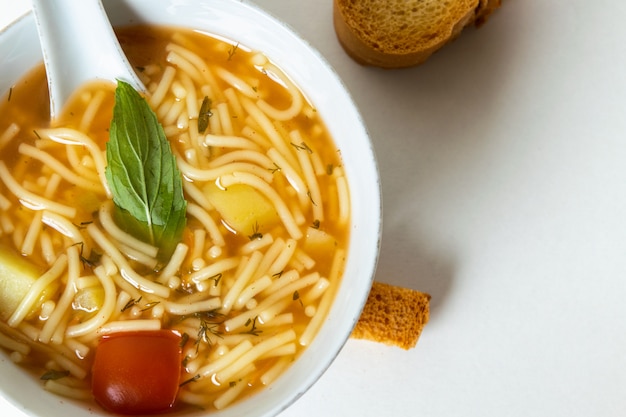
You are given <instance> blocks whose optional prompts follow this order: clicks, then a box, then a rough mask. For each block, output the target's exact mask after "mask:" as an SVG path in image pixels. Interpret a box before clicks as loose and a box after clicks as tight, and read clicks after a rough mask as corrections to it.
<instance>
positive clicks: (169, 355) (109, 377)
mask: <svg viewBox="0 0 626 417" xmlns="http://www.w3.org/2000/svg"><path fill="white" fill-rule="evenodd" d="M180 340H181V337H180V336H179V335H178V334H177V333H174V332H172V331H169V330H157V331H142V332H122V333H115V334H111V335H107V336H104V337H103V338H102V340H101V341H100V343H99V344H98V347H97V348H96V354H95V358H94V363H93V368H92V384H91V385H92V391H93V395H94V398H95V399H96V401H97V402H98V403H99V404H100V405H101V406H102V407H104V408H105V409H107V410H109V411H111V412H114V413H118V414H152V413H161V412H164V411H167V410H169V409H171V408H172V407H173V405H174V403H175V401H176V396H177V394H178V386H179V379H180V371H181V361H182V358H181V347H180Z"/></svg>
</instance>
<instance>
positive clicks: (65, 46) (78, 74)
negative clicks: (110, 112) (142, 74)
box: [32, 0, 145, 120]
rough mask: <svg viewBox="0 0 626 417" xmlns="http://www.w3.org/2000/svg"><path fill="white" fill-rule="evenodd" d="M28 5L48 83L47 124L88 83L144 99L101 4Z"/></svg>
mask: <svg viewBox="0 0 626 417" xmlns="http://www.w3.org/2000/svg"><path fill="white" fill-rule="evenodd" d="M32 4H33V14H34V17H35V21H36V24H37V32H38V33H39V39H40V42H41V48H42V54H43V60H44V64H45V66H46V74H47V77H48V88H49V90H50V116H51V118H52V120H54V119H56V118H57V117H58V115H59V114H60V112H61V111H62V109H63V107H64V105H65V103H66V102H67V100H68V99H69V98H70V97H71V95H72V94H73V92H74V91H76V90H77V89H78V87H80V86H81V85H83V84H85V83H87V82H89V81H94V80H110V81H115V80H118V79H119V80H123V81H126V82H128V83H129V84H131V85H132V86H133V87H134V88H135V89H136V90H138V91H140V92H143V93H145V87H144V85H143V84H142V82H141V80H140V79H139V77H138V76H137V74H136V73H135V71H134V70H133V68H132V67H131V65H130V64H129V62H128V59H127V58H126V56H125V55H124V52H123V51H122V48H121V46H120V44H119V42H118V41H117V38H116V36H115V33H114V32H113V28H112V27H111V23H110V22H109V19H108V17H107V14H106V11H105V9H104V7H103V6H102V3H101V1H100V0H81V1H75V0H32Z"/></svg>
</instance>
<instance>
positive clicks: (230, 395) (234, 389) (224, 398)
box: [213, 380, 248, 410]
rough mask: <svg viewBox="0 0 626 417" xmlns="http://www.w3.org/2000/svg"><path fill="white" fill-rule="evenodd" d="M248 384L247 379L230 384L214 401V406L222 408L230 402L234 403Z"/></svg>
mask: <svg viewBox="0 0 626 417" xmlns="http://www.w3.org/2000/svg"><path fill="white" fill-rule="evenodd" d="M247 386H248V381H247V380H241V381H237V382H236V383H235V384H234V385H230V386H229V388H228V389H227V390H226V391H224V393H223V394H221V395H220V396H219V397H217V399H215V401H213V406H214V407H215V408H216V409H218V410H221V409H223V408H224V407H226V406H228V404H230V403H232V402H233V401H234V400H235V399H236V398H237V397H238V396H240V395H241V393H242V392H243V390H244V389H245V388H246V387H247Z"/></svg>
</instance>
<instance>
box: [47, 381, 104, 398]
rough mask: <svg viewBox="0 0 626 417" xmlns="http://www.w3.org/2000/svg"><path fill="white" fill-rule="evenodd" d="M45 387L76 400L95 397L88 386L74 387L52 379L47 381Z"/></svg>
mask: <svg viewBox="0 0 626 417" xmlns="http://www.w3.org/2000/svg"><path fill="white" fill-rule="evenodd" d="M44 388H45V389H46V391H50V392H52V393H54V394H57V395H61V396H63V397H67V398H73V399H75V400H89V399H91V398H92V397H93V396H92V394H91V391H90V390H89V389H88V388H72V387H68V386H66V385H63V384H61V383H60V382H57V381H55V380H51V379H49V380H47V381H46V382H45V384H44Z"/></svg>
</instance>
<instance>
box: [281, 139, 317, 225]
mask: <svg viewBox="0 0 626 417" xmlns="http://www.w3.org/2000/svg"><path fill="white" fill-rule="evenodd" d="M289 136H290V138H291V140H292V141H293V142H294V143H297V144H301V143H304V140H303V138H302V135H301V134H300V132H299V131H298V130H292V131H291V132H290V133H289ZM296 156H297V157H298V162H300V168H301V169H302V173H303V174H304V179H305V181H306V183H307V186H308V192H309V194H310V198H311V202H312V204H313V218H314V219H315V220H319V221H322V220H324V208H323V206H322V203H323V200H322V193H321V192H320V186H319V184H318V182H317V177H316V176H315V171H314V170H313V164H312V163H311V159H310V156H309V152H308V151H306V150H303V149H298V152H296Z"/></svg>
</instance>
